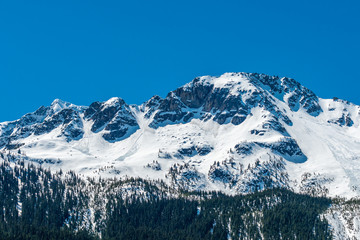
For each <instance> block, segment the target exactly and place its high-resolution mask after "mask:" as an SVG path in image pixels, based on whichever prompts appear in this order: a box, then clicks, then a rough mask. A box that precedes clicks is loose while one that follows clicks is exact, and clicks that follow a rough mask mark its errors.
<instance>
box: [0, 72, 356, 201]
mask: <svg viewBox="0 0 360 240" xmlns="http://www.w3.org/2000/svg"><path fill="white" fill-rule="evenodd" d="M359 123H360V107H359V106H357V105H355V104H352V103H349V102H346V101H344V100H339V99H332V100H331V99H321V98H319V97H317V96H316V95H315V94H314V93H313V92H312V91H311V90H309V89H307V88H306V87H304V86H302V85H301V84H300V83H298V82H296V81H295V80H293V79H291V78H286V77H283V78H279V77H277V76H268V75H265V74H256V73H225V74H223V75H221V76H219V77H212V76H203V77H197V78H195V79H194V80H192V81H191V82H189V83H187V84H185V85H183V86H182V87H179V88H177V89H175V90H174V91H171V92H169V93H168V95H167V96H166V97H165V98H161V97H159V96H154V97H152V98H151V99H149V100H148V101H146V102H144V103H143V104H141V105H134V104H131V105H129V104H127V103H126V102H125V101H124V100H123V99H121V98H118V97H114V98H111V99H109V100H108V101H105V102H94V103H92V104H91V105H90V106H89V107H84V106H76V105H73V104H71V103H67V102H65V101H62V100H59V99H55V100H54V102H53V103H52V104H51V105H50V106H49V107H40V108H39V109H37V110H36V111H35V112H33V113H29V114H26V115H24V116H23V117H22V118H20V119H18V120H15V121H11V122H5V123H0V129H1V130H0V147H1V148H2V151H9V152H11V153H12V154H14V155H16V156H17V158H18V159H25V160H27V161H34V162H38V163H41V164H44V165H45V166H49V167H51V168H54V169H59V168H63V169H64V170H67V169H75V170H76V171H77V172H78V173H79V174H83V175H84V176H101V177H112V176H119V177H124V176H133V177H137V176H141V177H145V178H149V179H162V180H164V181H166V182H167V183H168V184H171V185H174V186H177V187H178V188H184V189H187V190H220V191H223V192H225V193H228V194H236V193H247V192H254V191H257V190H262V189H267V188H273V187H284V188H288V189H293V190H295V191H296V192H303V193H307V192H314V193H316V194H318V195H322V194H325V195H326V194H329V195H330V196H335V195H340V196H346V197H353V196H360V192H359V191H360V190H358V189H357V187H356V186H357V185H358V183H359V182H360V179H359V177H357V173H359V171H360V157H359V156H360V150H357V149H360V138H359V137H357V136H360V130H359ZM357 166H359V168H358V167H357Z"/></svg>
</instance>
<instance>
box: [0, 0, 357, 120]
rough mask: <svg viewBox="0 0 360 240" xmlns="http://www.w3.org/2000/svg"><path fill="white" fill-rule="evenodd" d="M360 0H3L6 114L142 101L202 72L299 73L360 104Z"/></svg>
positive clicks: (309, 83)
mask: <svg viewBox="0 0 360 240" xmlns="http://www.w3.org/2000/svg"><path fill="white" fill-rule="evenodd" d="M359 12H360V3H359V1H332V0H328V1H316V0H313V1H306V0H303V1H288V0H287V1H268V0H266V1H265V0H264V1H256V0H247V1H241V0H238V1H226V0H225V1H210V0H207V1H196V0H192V1H186V0H182V1H169V0H167V1H156V0H153V1H148V0H146V1H136V0H133V1H120V0H118V1H110V0H109V1H90V0H87V1H85V0H84V1H77V0H71V1H67V0H62V1H46V0H43V1H37V0H34V1H18V0H11V1H0V83H1V94H0V121H6V120H14V119H17V118H19V117H20V116H22V115H23V114H25V113H27V112H31V111H34V110H35V109H37V108H38V107H39V106H41V105H49V104H50V103H51V102H52V100H53V99H55V98H60V99H63V100H66V101H69V102H72V103H74V104H78V105H89V104H90V103H91V102H93V101H97V100H99V101H104V100H107V99H109V98H110V97H113V96H118V97H122V98H124V99H125V101H126V102H128V103H137V104H138V103H142V102H143V101H146V100H147V99H149V98H150V97H151V96H152V95H155V94H157V95H160V96H162V97H164V96H165V95H166V93H167V92H169V91H170V90H173V89H175V88H177V87H179V86H181V85H182V84H184V83H186V82H189V81H190V80H192V79H193V78H194V77H196V76H199V75H220V74H222V73H224V72H230V71H232V72H233V71H234V72H239V71H242V72H259V73H266V74H271V75H279V76H288V77H292V78H295V79H296V80H298V81H299V82H301V83H302V84H303V85H305V86H306V87H308V88H310V89H312V90H313V91H314V92H315V93H316V94H317V95H319V96H320V97H324V98H331V97H334V96H337V97H339V98H344V99H347V100H350V101H352V102H354V103H357V104H360V73H359V72H360V71H359V70H360V69H359V67H360V60H359V56H360V14H359Z"/></svg>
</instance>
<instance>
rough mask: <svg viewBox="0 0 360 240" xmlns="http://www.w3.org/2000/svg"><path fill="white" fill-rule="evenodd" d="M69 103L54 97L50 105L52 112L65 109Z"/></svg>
mask: <svg viewBox="0 0 360 240" xmlns="http://www.w3.org/2000/svg"><path fill="white" fill-rule="evenodd" d="M71 105H73V104H71V103H69V102H66V101H63V100H61V99H59V98H56V99H55V100H54V101H53V102H52V103H51V105H50V107H51V109H52V110H54V112H60V111H61V110H63V109H65V108H69V107H70V106H71Z"/></svg>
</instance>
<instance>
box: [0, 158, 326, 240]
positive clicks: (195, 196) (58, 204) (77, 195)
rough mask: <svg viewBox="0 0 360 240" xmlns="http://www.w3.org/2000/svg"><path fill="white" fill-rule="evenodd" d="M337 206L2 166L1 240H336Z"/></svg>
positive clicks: (286, 196) (289, 195)
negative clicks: (333, 209) (331, 212)
mask: <svg viewBox="0 0 360 240" xmlns="http://www.w3.org/2000/svg"><path fill="white" fill-rule="evenodd" d="M330 203H331V200H330V199H327V198H319V197H311V196H307V195H301V194H295V193H293V192H291V191H288V190H282V189H271V190H266V191H263V192H257V193H254V194H249V195H237V196H227V195H224V194H221V193H217V192H186V191H182V190H181V189H169V188H166V185H165V184H163V183H161V182H155V181H154V182H149V181H145V180H142V179H130V178H129V179H127V180H116V179H108V180H102V179H90V178H89V179H87V180H83V179H81V178H79V177H77V176H76V174H74V173H73V172H68V173H63V172H57V173H51V172H50V171H49V170H46V169H43V168H41V167H36V166H34V165H27V164H24V162H10V161H3V162H2V163H1V165H0V205H1V208H2V209H3V211H0V236H1V239H96V238H102V239H228V238H229V237H231V238H232V239H280V238H282V239H330V238H331V237H332V234H331V229H330V227H329V225H328V222H327V221H326V219H325V218H324V217H322V216H321V214H322V213H324V212H325V211H326V210H327V209H328V207H329V206H330Z"/></svg>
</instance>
